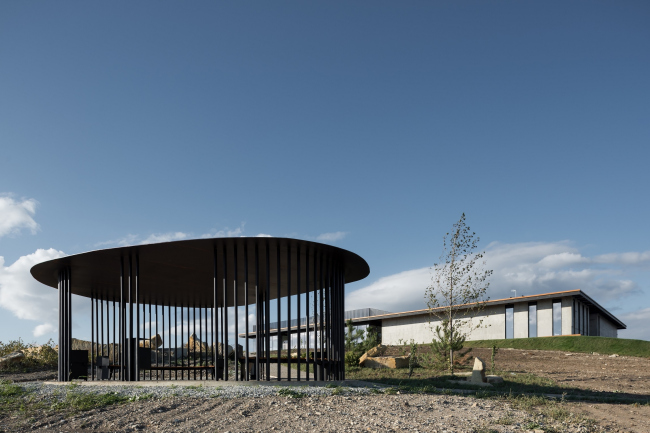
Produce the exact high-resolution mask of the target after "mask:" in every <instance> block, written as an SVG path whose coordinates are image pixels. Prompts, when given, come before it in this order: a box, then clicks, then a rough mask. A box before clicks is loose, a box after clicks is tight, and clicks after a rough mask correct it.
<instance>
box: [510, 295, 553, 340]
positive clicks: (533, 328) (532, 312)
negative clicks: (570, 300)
mask: <svg viewBox="0 0 650 433" xmlns="http://www.w3.org/2000/svg"><path fill="white" fill-rule="evenodd" d="M553 335H562V301H559V300H557V301H553ZM528 337H529V338H531V337H537V302H530V303H529V304H528ZM511 338H515V306H514V305H512V304H511V305H506V339H511Z"/></svg>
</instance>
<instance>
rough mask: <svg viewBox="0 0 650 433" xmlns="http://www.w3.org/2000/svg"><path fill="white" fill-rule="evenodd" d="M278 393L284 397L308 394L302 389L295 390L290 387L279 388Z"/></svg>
mask: <svg viewBox="0 0 650 433" xmlns="http://www.w3.org/2000/svg"><path fill="white" fill-rule="evenodd" d="M278 395H281V396H283V397H289V398H303V397H305V396H306V394H304V393H302V392H300V391H295V390H293V389H290V388H280V389H279V390H278Z"/></svg>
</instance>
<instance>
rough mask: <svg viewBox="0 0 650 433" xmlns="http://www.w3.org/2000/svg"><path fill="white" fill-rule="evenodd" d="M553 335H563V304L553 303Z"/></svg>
mask: <svg viewBox="0 0 650 433" xmlns="http://www.w3.org/2000/svg"><path fill="white" fill-rule="evenodd" d="M553 335H562V303H561V302H560V301H554V302H553Z"/></svg>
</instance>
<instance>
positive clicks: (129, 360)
mask: <svg viewBox="0 0 650 433" xmlns="http://www.w3.org/2000/svg"><path fill="white" fill-rule="evenodd" d="M132 279H133V260H132V258H131V256H129V283H128V284H129V288H128V292H129V308H128V309H129V326H128V331H127V348H126V350H127V353H128V356H127V359H126V366H127V375H126V380H128V381H132V380H134V377H133V284H132Z"/></svg>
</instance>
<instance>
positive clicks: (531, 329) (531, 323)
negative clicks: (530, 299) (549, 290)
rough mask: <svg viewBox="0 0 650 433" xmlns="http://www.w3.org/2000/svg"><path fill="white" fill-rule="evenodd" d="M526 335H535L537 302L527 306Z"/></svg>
mask: <svg viewBox="0 0 650 433" xmlns="http://www.w3.org/2000/svg"><path fill="white" fill-rule="evenodd" d="M528 337H529V338H532V337H537V304H530V305H529V306H528Z"/></svg>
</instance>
